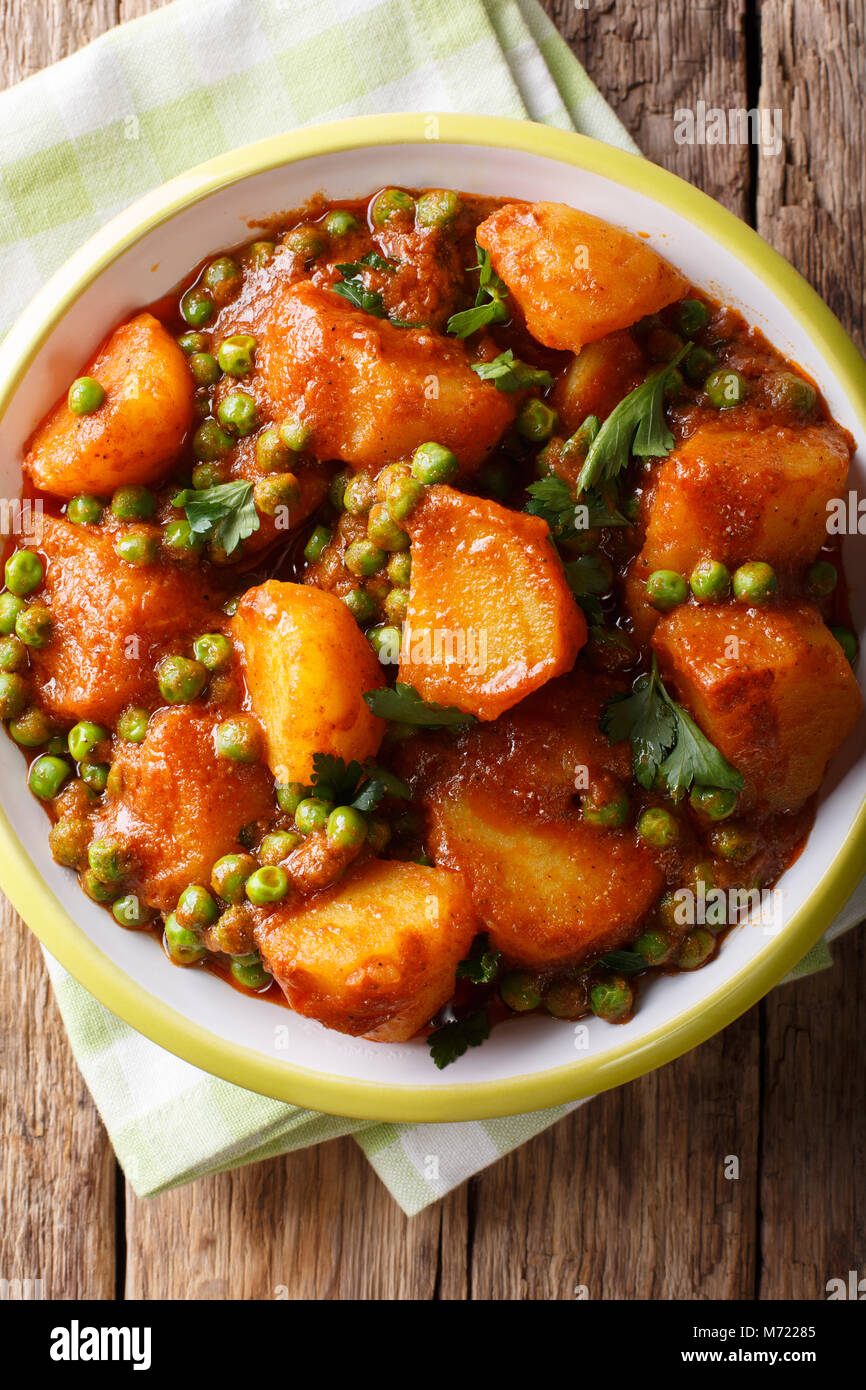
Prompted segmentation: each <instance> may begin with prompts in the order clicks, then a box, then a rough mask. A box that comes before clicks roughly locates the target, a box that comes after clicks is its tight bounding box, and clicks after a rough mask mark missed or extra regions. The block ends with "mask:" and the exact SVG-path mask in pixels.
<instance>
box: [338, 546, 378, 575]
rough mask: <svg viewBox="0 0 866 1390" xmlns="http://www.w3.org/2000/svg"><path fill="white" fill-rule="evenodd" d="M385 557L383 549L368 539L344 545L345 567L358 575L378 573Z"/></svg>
mask: <svg viewBox="0 0 866 1390" xmlns="http://www.w3.org/2000/svg"><path fill="white" fill-rule="evenodd" d="M387 559H388V556H387V554H386V553H385V551H384V550H382V549H381V547H380V546H378V545H374V544H373V542H372V541H370V540H359V541H352V543H351V545H349V546H347V547H346V554H345V556H344V562H345V565H346V569H347V570H349V571H350V573H352V574H357V575H359V576H366V575H371V574H376V573H378V571H379V570H380V569H383V568H384V566H385V563H386V561H387Z"/></svg>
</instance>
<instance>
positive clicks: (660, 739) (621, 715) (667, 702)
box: [600, 657, 743, 793]
mask: <svg viewBox="0 0 866 1390" xmlns="http://www.w3.org/2000/svg"><path fill="white" fill-rule="evenodd" d="M600 722H601V727H602V730H603V731H604V733H606V734H607V737H608V738H609V740H610V742H611V743H621V742H622V741H623V740H625V739H628V740H629V742H630V743H631V748H632V766H633V768H634V775H635V777H636V778H637V780H638V782H639V783H640V785H641V786H642V787H645V788H646V789H647V791H649V790H650V789H651V788H652V786H653V783H654V782H655V779H656V776H657V775H658V774H659V773H661V775H662V777H663V778H664V779H665V781H666V783H667V785H668V789H669V790H670V791H671V792H672V793H675V792H678V791H681V790H686V789H688V788H689V787H690V786H691V785H692V783H693V782H694V783H696V784H697V786H699V787H724V788H727V789H729V790H731V791H741V790H742V787H743V778H742V776H741V775H740V773H739V772H738V771H737V769H736V768H735V767H732V766H731V764H730V763H729V762H728V760H727V758H725V757H724V756H723V754H722V753H720V752H719V750H718V748H716V747H715V745H714V744H712V743H710V741H709V739H708V738H707V737H706V735H705V734H703V733H702V732H701V730H700V729H699V728H698V726H697V724H696V723H695V721H694V720H693V719H692V717H691V716H690V715H689V714H687V712H686V711H685V710H684V709H683V707H682V705H679V704H677V702H676V700H672V699H671V697H670V695H669V694H668V692H667V691H666V690H665V688H664V685H663V684H662V681H661V678H660V676H659V673H658V663H657V662H656V659H655V657H653V664H652V670H651V671H650V672H649V673H648V674H646V675H643V676H639V677H638V679H637V680H636V682H635V684H634V688H633V690H632V693H631V694H630V695H614V697H613V699H611V700H608V702H607V704H606V705H605V706H604V708H603V710H602V712H601V721H600Z"/></svg>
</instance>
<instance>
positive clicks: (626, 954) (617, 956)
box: [596, 951, 647, 975]
mask: <svg viewBox="0 0 866 1390" xmlns="http://www.w3.org/2000/svg"><path fill="white" fill-rule="evenodd" d="M596 965H605V966H607V968H608V970H615V971H616V972H617V974H619V975H636V974H637V973H638V971H639V970H646V968H647V961H646V960H645V959H644V957H643V956H641V955H638V953H637V951H608V952H607V955H604V956H601V957H600V959H599V960H597V961H596Z"/></svg>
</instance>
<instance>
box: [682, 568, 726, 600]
mask: <svg viewBox="0 0 866 1390" xmlns="http://www.w3.org/2000/svg"><path fill="white" fill-rule="evenodd" d="M689 585H690V587H691V591H692V593H693V594H694V596H695V598H696V599H697V600H698V602H699V603H713V602H715V600H717V599H723V598H727V596H728V594H729V593H730V591H731V575H730V571H729V570H728V569H727V567H726V566H725V565H723V564H722V563H721V561H719V560H699V561H698V563H697V564H696V565H695V567H694V569H693V570H692V572H691V574H690V575H689Z"/></svg>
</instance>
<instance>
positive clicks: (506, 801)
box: [430, 786, 663, 969]
mask: <svg viewBox="0 0 866 1390" xmlns="http://www.w3.org/2000/svg"><path fill="white" fill-rule="evenodd" d="M430 809H431V819H432V831H431V837H430V843H431V845H432V850H433V854H434V857H435V859H436V863H437V864H441V865H442V866H443V867H445V868H448V869H456V870H457V871H458V872H459V873H462V874H463V875H464V876H465V878H466V881H467V883H468V884H469V888H470V892H471V894H472V901H473V902H474V904H475V906H476V909H477V911H478V914H479V916H480V918H481V920H482V924H483V926H484V927H485V929H486V930H487V931H488V932H489V933H490V939H491V941H492V942H493V944H494V945H495V946H496V947H498V949H499V950H500V951H502V952H503V954H504V955H505V956H506V957H507V959H508V960H509V961H510V962H513V963H515V964H517V965H524V966H528V967H530V968H532V969H538V968H542V967H544V966H553V965H568V964H575V965H578V964H580V963H582V962H583V961H584V960H587V959H589V958H590V957H593V956H596V955H599V954H602V953H603V952H604V951H609V950H611V949H613V948H614V947H617V946H621V945H622V944H623V943H624V942H626V941H629V940H631V939H632V938H633V937H634V936H635V935H636V934H637V928H638V926H639V924H640V922H641V919H642V918H643V917H644V915H645V914H646V913H647V912H648V911H649V909H650V908H651V907H652V905H653V903H654V902H655V900H656V898H657V897H658V895H659V893H660V892H661V889H662V883H663V880H662V874H661V870H660V869H659V868H658V866H657V865H656V864H654V863H653V861H652V859H651V857H650V855H649V854H648V852H647V851H646V850H645V849H644V848H643V847H642V846H641V845H640V844H639V843H638V842H637V841H636V839H635V835H634V831H632V830H622V831H620V830H603V829H600V828H599V827H598V826H593V825H588V824H587V823H586V822H585V821H584V820H582V819H581V817H580V815H579V814H578V813H577V812H576V811H570V812H566V813H564V814H563V815H561V816H560V817H558V818H557V819H555V820H551V821H547V822H545V821H538V820H534V819H531V818H529V817H527V815H526V814H525V812H524V811H523V810H522V808H521V807H520V806H519V805H518V804H517V803H516V802H515V801H514V799H513V798H510V797H508V796H507V795H503V794H502V793H497V792H496V791H491V790H489V789H486V788H483V787H477V786H476V787H473V786H464V787H463V788H461V789H460V790H459V791H457V792H456V793H451V794H449V793H448V791H447V790H446V791H445V793H444V795H442V796H441V798H440V799H438V800H437V801H436V802H435V803H434V804H433V805H432V806H431V808H430Z"/></svg>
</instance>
